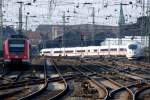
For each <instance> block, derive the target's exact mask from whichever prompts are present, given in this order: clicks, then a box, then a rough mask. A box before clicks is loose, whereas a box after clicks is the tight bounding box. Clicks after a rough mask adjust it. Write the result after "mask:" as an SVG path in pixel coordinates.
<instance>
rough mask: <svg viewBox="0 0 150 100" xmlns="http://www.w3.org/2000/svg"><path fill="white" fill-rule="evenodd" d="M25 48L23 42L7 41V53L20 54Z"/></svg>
mask: <svg viewBox="0 0 150 100" xmlns="http://www.w3.org/2000/svg"><path fill="white" fill-rule="evenodd" d="M24 48H25V40H9V52H11V53H22V52H24Z"/></svg>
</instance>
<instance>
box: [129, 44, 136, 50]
mask: <svg viewBox="0 0 150 100" xmlns="http://www.w3.org/2000/svg"><path fill="white" fill-rule="evenodd" d="M128 47H129V49H137V48H138V46H137V45H135V44H131V45H129V46H128Z"/></svg>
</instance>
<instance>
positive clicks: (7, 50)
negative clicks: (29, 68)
mask: <svg viewBox="0 0 150 100" xmlns="http://www.w3.org/2000/svg"><path fill="white" fill-rule="evenodd" d="M3 58H4V64H5V65H8V64H30V43H29V40H28V39H27V38H25V37H24V36H22V35H12V36H11V38H8V39H6V40H5V41H4V42H3Z"/></svg>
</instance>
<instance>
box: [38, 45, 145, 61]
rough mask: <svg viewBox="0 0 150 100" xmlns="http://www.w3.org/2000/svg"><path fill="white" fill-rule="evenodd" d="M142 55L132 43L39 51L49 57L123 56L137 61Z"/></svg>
mask: <svg viewBox="0 0 150 100" xmlns="http://www.w3.org/2000/svg"><path fill="white" fill-rule="evenodd" d="M143 54H144V53H143V49H142V48H141V45H140V43H138V42H132V43H129V44H128V45H109V46H87V47H69V48H68V47H67V48H46V49H42V50H41V51H40V55H41V56H51V57H57V56H68V57H95V56H124V57H127V58H128V59H139V58H141V57H143V56H144V55H143Z"/></svg>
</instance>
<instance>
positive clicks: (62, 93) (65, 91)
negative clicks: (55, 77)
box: [48, 60, 69, 100]
mask: <svg viewBox="0 0 150 100" xmlns="http://www.w3.org/2000/svg"><path fill="white" fill-rule="evenodd" d="M51 62H52V63H53V65H54V68H55V70H56V72H57V73H58V74H59V77H60V78H61V79H62V81H63V82H64V85H65V88H64V89H63V91H61V92H60V93H58V94H57V95H55V96H53V97H51V98H49V99H48V100H56V99H58V98H60V97H62V96H64V95H65V94H66V93H67V92H68V89H69V86H68V84H67V82H66V80H65V78H64V77H63V75H62V74H61V72H60V71H59V69H58V68H57V66H58V65H57V63H56V62H55V61H53V60H51Z"/></svg>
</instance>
